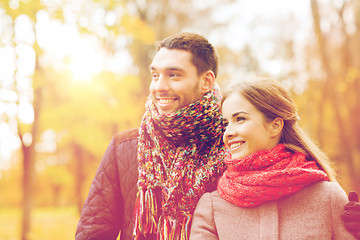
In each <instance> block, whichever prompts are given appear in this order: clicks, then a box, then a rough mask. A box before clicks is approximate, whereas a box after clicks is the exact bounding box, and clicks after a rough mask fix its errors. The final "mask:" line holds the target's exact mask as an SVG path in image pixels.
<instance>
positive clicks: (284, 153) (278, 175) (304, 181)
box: [218, 144, 328, 207]
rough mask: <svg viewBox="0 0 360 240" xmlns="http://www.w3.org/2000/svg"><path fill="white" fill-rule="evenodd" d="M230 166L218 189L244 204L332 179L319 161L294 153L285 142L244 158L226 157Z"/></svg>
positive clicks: (248, 204)
mask: <svg viewBox="0 0 360 240" xmlns="http://www.w3.org/2000/svg"><path fill="white" fill-rule="evenodd" d="M225 163H226V164H227V170H225V172H224V174H223V176H222V177H221V178H220V179H219V183H218V192H219V194H220V196H221V197H222V198H224V199H225V200H227V201H229V202H231V203H233V204H235V205H238V206H240V207H253V206H258V205H260V204H263V203H265V202H269V201H272V200H276V199H280V198H283V197H284V196H287V195H290V194H293V193H295V192H297V191H299V190H300V189H302V188H303V187H305V186H307V185H309V184H311V183H314V182H318V181H323V180H328V177H327V175H326V173H325V172H324V171H322V170H320V169H319V168H318V167H317V165H316V162H315V161H309V160H307V159H306V156H305V155H304V154H302V153H299V152H296V153H293V152H291V151H290V150H289V149H287V148H286V147H285V146H284V145H283V144H279V145H277V146H276V147H274V148H273V149H268V150H263V151H259V152H256V153H253V154H250V155H248V156H246V157H244V158H241V159H225Z"/></svg>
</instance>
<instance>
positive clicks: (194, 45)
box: [158, 32, 218, 77]
mask: <svg viewBox="0 0 360 240" xmlns="http://www.w3.org/2000/svg"><path fill="white" fill-rule="evenodd" d="M161 48H167V49H180V50H185V51H188V52H190V53H191V54H192V63H193V64H194V66H195V67H196V69H197V71H198V75H201V74H203V73H204V72H206V71H207V70H212V71H213V72H214V74H215V77H216V75H217V71H218V57H217V55H216V52H215V49H214V47H213V46H212V45H211V44H210V43H209V42H208V40H207V39H206V38H204V37H203V36H201V35H199V34H196V33H188V32H184V33H178V34H175V35H172V36H170V37H168V38H165V39H164V40H162V41H161V42H160V44H159V47H158V50H160V49H161Z"/></svg>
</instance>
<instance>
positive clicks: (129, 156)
mask: <svg viewBox="0 0 360 240" xmlns="http://www.w3.org/2000/svg"><path fill="white" fill-rule="evenodd" d="M137 143H138V129H131V130H127V131H124V132H121V133H118V134H117V135H115V136H114V138H113V139H112V141H111V143H110V144H109V146H108V148H107V150H106V152H105V154H104V157H103V159H102V160H101V163H100V165H99V168H98V170H97V172H96V175H95V177H94V180H93V182H92V184H91V187H90V191H89V194H88V197H87V199H86V201H85V203H84V207H83V210H82V212H81V217H80V220H79V223H78V226H77V230H76V236H75V239H76V240H85V239H86V240H90V239H91V240H112V239H116V237H117V236H118V234H119V231H121V237H120V239H121V240H123V239H126V240H127V239H133V237H132V231H133V226H134V224H133V223H134V205H135V199H136V192H137V185H136V183H137V179H138V161H137Z"/></svg>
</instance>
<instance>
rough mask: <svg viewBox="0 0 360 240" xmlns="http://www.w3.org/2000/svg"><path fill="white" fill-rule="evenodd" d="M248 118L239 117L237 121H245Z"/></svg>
mask: <svg viewBox="0 0 360 240" xmlns="http://www.w3.org/2000/svg"><path fill="white" fill-rule="evenodd" d="M245 120H246V119H245V118H244V117H237V118H236V121H237V122H242V121H245Z"/></svg>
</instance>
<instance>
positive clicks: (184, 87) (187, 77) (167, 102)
mask: <svg viewBox="0 0 360 240" xmlns="http://www.w3.org/2000/svg"><path fill="white" fill-rule="evenodd" d="M191 57H192V55H191V53H190V52H188V51H185V50H178V49H167V48H161V49H160V50H159V51H158V52H157V54H156V55H155V57H154V59H153V61H152V63H151V65H150V72H151V74H152V81H151V84H150V93H151V95H152V98H153V100H154V102H155V106H156V108H157V110H158V111H159V113H160V114H162V115H166V114H169V113H171V112H174V111H176V110H178V109H180V108H182V107H184V106H186V105H188V104H190V103H193V102H195V101H196V100H198V99H200V98H201V97H202V96H203V94H204V93H205V92H204V91H203V90H202V86H203V84H204V81H203V75H202V76H198V73H197V69H196V67H195V66H194V65H193V64H192V62H191Z"/></svg>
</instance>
